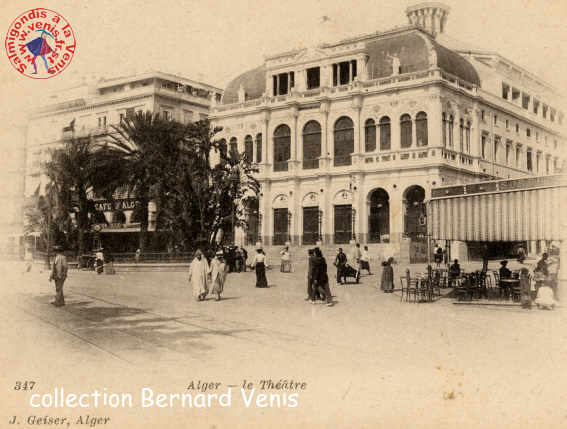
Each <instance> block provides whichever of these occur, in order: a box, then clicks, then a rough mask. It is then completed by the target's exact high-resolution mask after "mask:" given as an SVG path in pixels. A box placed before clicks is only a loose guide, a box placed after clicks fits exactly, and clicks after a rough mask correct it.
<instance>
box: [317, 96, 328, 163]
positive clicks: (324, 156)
mask: <svg viewBox="0 0 567 429" xmlns="http://www.w3.org/2000/svg"><path fill="white" fill-rule="evenodd" d="M329 110H330V101H329V100H323V101H321V105H320V106H319V113H321V115H322V116H323V118H322V119H323V120H322V122H323V127H322V130H321V156H320V157H319V169H320V170H322V171H326V170H327V168H328V167H329V154H330V149H329V146H330V145H329Z"/></svg>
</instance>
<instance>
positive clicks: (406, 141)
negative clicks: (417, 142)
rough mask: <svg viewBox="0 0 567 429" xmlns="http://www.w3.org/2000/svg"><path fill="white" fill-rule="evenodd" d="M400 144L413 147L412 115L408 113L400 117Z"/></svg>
mask: <svg viewBox="0 0 567 429" xmlns="http://www.w3.org/2000/svg"><path fill="white" fill-rule="evenodd" d="M400 146H401V147H402V148H407V147H411V116H410V115H408V114H407V113H406V114H404V115H402V116H401V118H400Z"/></svg>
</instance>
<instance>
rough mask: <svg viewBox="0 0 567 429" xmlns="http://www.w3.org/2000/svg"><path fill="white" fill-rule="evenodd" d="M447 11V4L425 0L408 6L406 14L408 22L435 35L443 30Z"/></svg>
mask: <svg viewBox="0 0 567 429" xmlns="http://www.w3.org/2000/svg"><path fill="white" fill-rule="evenodd" d="M449 11H450V9H449V6H446V5H444V4H443V3H438V2H425V3H419V4H416V5H414V6H410V7H408V8H407V9H406V15H407V17H408V19H409V22H410V24H412V25H416V26H417V27H419V28H421V29H422V30H424V31H426V32H428V33H429V34H431V36H433V37H436V36H437V35H438V34H441V33H443V32H444V31H445V25H446V23H447V15H449Z"/></svg>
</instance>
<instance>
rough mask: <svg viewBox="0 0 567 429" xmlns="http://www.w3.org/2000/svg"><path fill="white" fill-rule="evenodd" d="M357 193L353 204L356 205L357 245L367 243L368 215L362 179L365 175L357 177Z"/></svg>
mask: <svg viewBox="0 0 567 429" xmlns="http://www.w3.org/2000/svg"><path fill="white" fill-rule="evenodd" d="M357 176H358V179H357V182H358V184H357V192H358V200H357V201H356V202H355V204H357V208H356V212H357V221H358V225H357V227H356V232H357V241H358V242H359V243H367V242H368V214H367V212H366V208H367V207H366V195H365V194H366V192H365V189H366V187H365V185H364V179H365V175H364V174H363V173H360V174H358V175H357Z"/></svg>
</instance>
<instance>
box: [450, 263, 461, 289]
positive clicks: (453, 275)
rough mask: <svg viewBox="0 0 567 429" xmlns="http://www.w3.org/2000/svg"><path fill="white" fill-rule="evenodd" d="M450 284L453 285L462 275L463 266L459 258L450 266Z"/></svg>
mask: <svg viewBox="0 0 567 429" xmlns="http://www.w3.org/2000/svg"><path fill="white" fill-rule="evenodd" d="M448 274H449V286H450V287H451V286H453V285H454V283H455V281H456V280H457V279H458V278H459V277H461V266H460V265H459V260H458V259H455V260H454V261H453V264H452V265H451V266H450V267H449V273H448Z"/></svg>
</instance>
